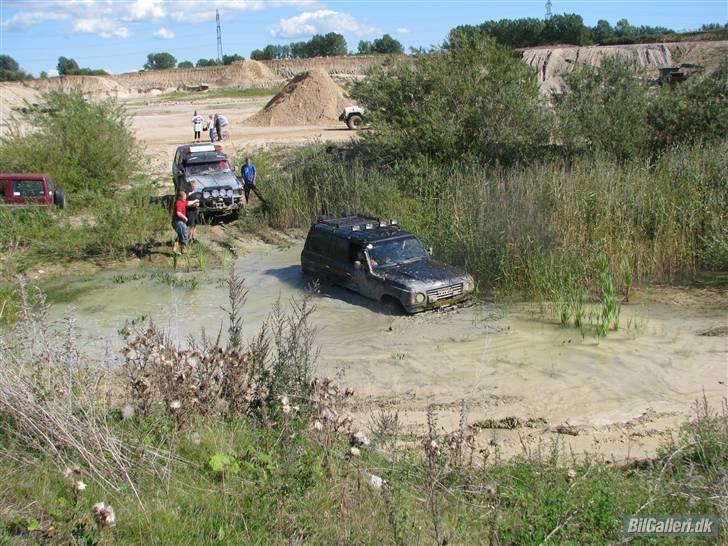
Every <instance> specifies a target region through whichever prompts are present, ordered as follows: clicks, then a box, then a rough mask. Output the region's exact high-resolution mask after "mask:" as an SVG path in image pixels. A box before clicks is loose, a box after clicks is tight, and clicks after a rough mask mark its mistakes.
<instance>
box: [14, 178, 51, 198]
mask: <svg viewBox="0 0 728 546" xmlns="http://www.w3.org/2000/svg"><path fill="white" fill-rule="evenodd" d="M13 194H14V195H17V196H19V197H43V196H44V195H45V190H44V189H43V181H42V180H15V181H14V182H13Z"/></svg>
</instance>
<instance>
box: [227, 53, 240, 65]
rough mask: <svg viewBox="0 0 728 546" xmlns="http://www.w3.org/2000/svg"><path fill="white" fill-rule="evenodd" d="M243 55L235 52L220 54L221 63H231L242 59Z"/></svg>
mask: <svg viewBox="0 0 728 546" xmlns="http://www.w3.org/2000/svg"><path fill="white" fill-rule="evenodd" d="M244 60H245V57H243V56H242V55H238V54H237V53H235V54H233V55H223V56H222V64H226V65H227V64H233V63H234V62H236V61H244Z"/></svg>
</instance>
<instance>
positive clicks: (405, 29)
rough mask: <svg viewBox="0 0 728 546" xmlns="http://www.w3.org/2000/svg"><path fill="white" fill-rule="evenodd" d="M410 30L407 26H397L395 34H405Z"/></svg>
mask: <svg viewBox="0 0 728 546" xmlns="http://www.w3.org/2000/svg"><path fill="white" fill-rule="evenodd" d="M409 31H410V29H408V28H407V27H399V28H398V29H397V34H407V33H408V32H409Z"/></svg>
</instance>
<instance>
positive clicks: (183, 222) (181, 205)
mask: <svg viewBox="0 0 728 546" xmlns="http://www.w3.org/2000/svg"><path fill="white" fill-rule="evenodd" d="M172 227H173V228H174V231H175V232H176V233H177V241H176V242H175V243H174V253H175V254H178V253H184V251H185V245H186V244H187V231H186V230H187V194H186V193H185V192H183V191H180V192H179V193H178V194H177V200H176V201H175V202H174V207H173V208H172Z"/></svg>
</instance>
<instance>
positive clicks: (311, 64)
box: [261, 55, 412, 80]
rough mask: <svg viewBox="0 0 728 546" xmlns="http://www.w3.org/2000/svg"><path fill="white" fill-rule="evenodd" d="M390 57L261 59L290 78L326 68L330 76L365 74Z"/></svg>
mask: <svg viewBox="0 0 728 546" xmlns="http://www.w3.org/2000/svg"><path fill="white" fill-rule="evenodd" d="M388 59H389V57H388V56H386V55H347V56H340V57H313V58H311V59H281V60H275V61H261V62H262V63H263V64H265V65H266V66H267V67H268V68H270V70H271V71H273V72H274V73H275V74H276V75H277V76H278V77H280V78H283V79H286V80H287V79H289V78H292V77H293V76H296V75H298V74H301V73H303V72H308V71H309V70H317V69H320V70H324V71H326V72H328V73H329V75H330V76H332V77H336V76H348V75H351V76H364V75H365V74H366V73H367V71H368V70H369V69H370V68H372V67H374V66H379V65H381V64H383V63H384V62H386V61H387V60H388ZM395 59H397V60H399V61H401V60H409V59H412V57H407V56H405V55H397V56H395Z"/></svg>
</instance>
